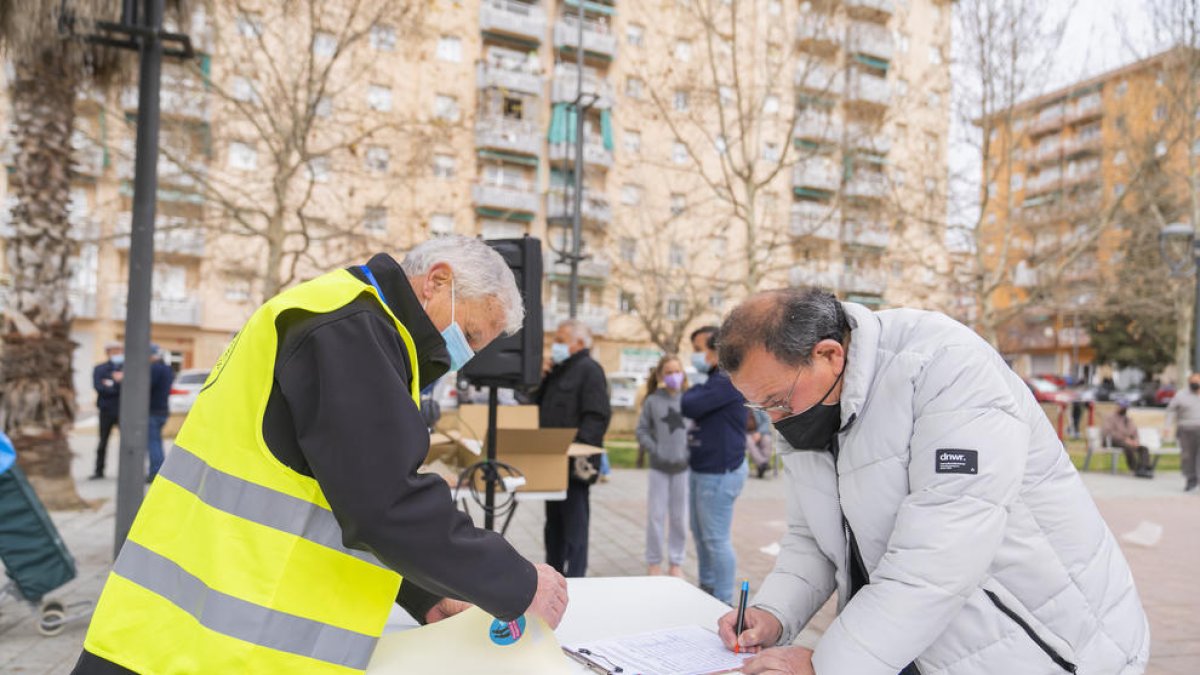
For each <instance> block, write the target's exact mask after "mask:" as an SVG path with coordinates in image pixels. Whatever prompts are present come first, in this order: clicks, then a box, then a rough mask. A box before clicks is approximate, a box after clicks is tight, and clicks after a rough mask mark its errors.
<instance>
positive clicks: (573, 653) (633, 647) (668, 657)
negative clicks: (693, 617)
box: [562, 625, 752, 675]
mask: <svg viewBox="0 0 1200 675" xmlns="http://www.w3.org/2000/svg"><path fill="white" fill-rule="evenodd" d="M562 650H563V653H564V654H566V655H567V657H569V658H570V659H571V660H573V661H575V662H576V663H579V664H582V665H583V666H585V667H586V668H587V669H588V670H590V671H592V672H595V673H599V674H600V675H634V674H635V673H636V674H644V675H718V674H720V673H734V672H738V671H739V670H740V669H741V666H742V664H743V663H744V662H745V660H746V659H747V658H750V657H751V656H752V655H751V654H738V655H735V654H733V653H732V652H730V651H728V649H726V647H725V645H724V644H723V643H721V640H720V638H718V637H717V634H716V633H714V632H712V631H711V630H708V629H705V628H702V627H700V626H697V625H687V626H679V627H676V628H667V629H660V630H654V631H649V632H646V633H639V634H635V635H628V636H624V637H618V638H610V639H607V640H597V641H595V642H592V643H588V644H586V645H584V644H577V645H574V646H569V647H568V646H565V645H564V646H563V647H562Z"/></svg>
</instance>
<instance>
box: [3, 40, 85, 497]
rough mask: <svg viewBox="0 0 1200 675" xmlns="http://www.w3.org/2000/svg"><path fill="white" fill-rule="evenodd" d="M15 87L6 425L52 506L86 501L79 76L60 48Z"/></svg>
mask: <svg viewBox="0 0 1200 675" xmlns="http://www.w3.org/2000/svg"><path fill="white" fill-rule="evenodd" d="M15 70H16V73H15V77H14V79H13V82H12V87H11V89H10V91H11V93H12V102H13V141H14V144H15V147H16V153H15V164H16V171H15V172H14V174H13V175H12V176H11V178H10V180H11V184H12V186H13V192H14V194H15V195H16V198H17V203H16V205H15V206H14V207H13V212H12V226H13V235H12V237H11V238H10V239H9V240H8V242H7V245H6V253H7V258H8V269H9V273H10V274H11V275H12V289H13V293H12V301H11V303H10V306H9V307H8V308H6V313H5V315H4V321H3V328H2V332H3V335H2V336H0V428H3V429H4V431H5V433H7V434H8V435H9V437H10V438H11V439H12V442H13V445H15V446H16V449H17V459H18V461H19V463H20V465H21V467H22V468H23V469H25V471H26V472H27V473H28V474H29V478H30V482H31V483H33V486H34V488H35V489H36V490H37V492H38V495H39V496H40V497H41V498H42V501H43V502H45V503H46V506H47V507H49V508H52V509H62V508H82V507H84V506H87V504H86V503H85V502H84V501H83V500H82V499H80V497H79V494H78V492H76V489H75V481H74V479H73V478H72V477H71V448H70V445H69V444H68V443H67V434H68V432H69V430H70V428H71V425H72V423H73V422H74V419H75V392H74V387H73V384H72V377H71V355H72V351H73V350H74V347H75V343H74V342H73V341H72V340H71V336H70V333H71V318H72V316H71V303H70V299H69V297H68V293H67V291H68V281H69V278H70V265H69V261H70V259H71V257H72V256H74V255H75V254H76V242H75V241H74V240H73V239H72V236H71V232H70V222H69V219H68V210H67V205H68V204H69V203H70V192H71V161H72V151H71V132H72V130H73V129H74V125H75V109H74V104H75V93H76V89H77V88H78V86H79V79H78V77H77V75H76V74H75V73H73V72H72V70H71V68H70V66H69V65H68V64H67V63H66V62H65V61H64V60H63V58H62V54H61V52H60V51H58V50H46V51H45V52H43V54H42V58H41V59H39V60H37V61H36V62H21V63H18V64H16V69H15Z"/></svg>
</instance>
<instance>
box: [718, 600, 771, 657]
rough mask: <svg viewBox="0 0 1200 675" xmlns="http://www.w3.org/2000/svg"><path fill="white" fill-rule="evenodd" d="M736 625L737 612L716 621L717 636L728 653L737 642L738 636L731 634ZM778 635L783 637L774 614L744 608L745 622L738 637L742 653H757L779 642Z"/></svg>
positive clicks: (729, 613)
mask: <svg viewBox="0 0 1200 675" xmlns="http://www.w3.org/2000/svg"><path fill="white" fill-rule="evenodd" d="M736 623H737V610H734V611H731V612H728V613H726V614H725V616H722V617H721V618H720V619H718V620H717V634H718V635H720V636H721V642H724V643H725V646H726V647H728V648H729V650H730V651H733V644H734V642H735V641H739V640H738V636H735V635H734V634H733V631H734V625H735V624H736ZM780 635H783V624H781V623H779V619H776V618H775V615H774V614H771V613H770V612H768V611H766V610H762V609H757V608H754V607H747V608H746V620H745V623H744V625H743V626H742V634H741V636H740V642H741V650H742V653H744V654H755V653H758V652H759V651H762V649H763V648H764V647H770V646H772V645H774V644H776V643H777V642H779V636H780Z"/></svg>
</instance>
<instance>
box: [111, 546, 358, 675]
mask: <svg viewBox="0 0 1200 675" xmlns="http://www.w3.org/2000/svg"><path fill="white" fill-rule="evenodd" d="M113 572H114V573H115V574H117V575H118V576H121V577H124V578H126V579H128V580H129V581H131V582H133V583H135V584H137V585H139V586H141V587H143V588H145V589H146V590H148V591H150V592H151V593H156V594H158V595H161V596H162V597H164V598H166V599H167V600H168V601H170V602H171V603H172V604H173V605H175V606H176V607H178V608H179V609H181V610H183V611H185V612H187V613H188V614H191V615H192V617H194V618H195V619H196V620H197V621H199V622H200V625H202V626H204V627H205V628H208V629H209V630H211V631H214V632H217V633H220V634H222V635H228V636H229V637H232V638H236V639H238V640H244V641H246V642H249V643H252V644H255V645H259V646H261V647H267V648H269V649H275V650H278V651H281V652H287V653H289V654H296V655H299V656H306V657H308V658H312V659H316V660H318V661H325V662H327V663H332V664H336V665H339V666H345V667H347V668H356V669H358V670H366V668H367V664H368V663H370V661H371V653H372V652H373V651H374V650H375V642H376V639H375V638H373V637H371V636H370V635H363V634H362V633H356V632H354V631H351V630H346V629H344V628H338V627H336V626H330V625H329V624H325V623H321V622H320V621H313V620H312V619H305V618H303V617H299V616H295V615H293V614H286V613H284V612H280V611H276V610H273V609H269V608H267V607H263V606H262V605H256V604H254V603H252V602H248V601H246V600H242V599H240V598H235V597H233V596H232V595H227V594H225V593H221V592H220V591H216V590H213V589H211V588H209V587H208V585H207V584H205V583H204V582H203V581H201V580H200V579H198V578H197V577H195V576H192V575H191V574H189V573H188V572H187V570H185V569H183V568H182V567H180V566H179V565H178V564H176V563H175V562H173V561H172V560H170V559H168V558H165V557H163V556H161V555H159V554H157V553H155V552H154V551H151V550H150V549H148V548H146V547H144V546H142V545H141V544H138V543H137V542H135V541H133V540H132V539H128V540H126V541H125V545H124V546H122V547H121V554H120V555H118V556H117V562H116V563H115V564H114V565H113Z"/></svg>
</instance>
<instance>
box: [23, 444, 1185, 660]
mask: <svg viewBox="0 0 1200 675" xmlns="http://www.w3.org/2000/svg"><path fill="white" fill-rule="evenodd" d="M91 433H94V432H90V433H89V432H88V431H82V432H79V433H77V434H76V435H75V436H74V437H73V439H72V447H73V448H74V449H75V451H76V453H77V457H76V461H75V465H74V469H75V475H76V476H77V477H78V478H79V489H80V493H81V494H82V495H83V496H84V497H85V498H86V499H89V500H94V501H95V502H96V503H97V507H96V508H95V509H94V510H90V511H79V512H59V513H55V514H53V515H54V520H55V522H56V524H57V525H58V527H59V529H60V531H61V533H62V535H63V538H64V539H65V540H66V543H67V546H68V547H69V548H70V549H71V552H72V553H73V554H74V556H75V558H76V561H77V563H78V567H79V576H78V578H77V579H75V581H73V582H71V583H70V584H68V585H67V586H65V587H63V588H62V589H60V590H59V591H57V592H56V593H54V594H52V597H56V598H59V599H62V600H65V601H68V602H70V601H76V600H87V599H95V598H96V597H97V596H98V595H99V592H100V587H101V585H102V584H103V582H104V578H105V575H106V574H107V573H108V566H109V564H110V563H111V554H112V537H113V514H114V506H113V496H114V490H115V489H116V480H115V479H111V478H110V479H106V480H103V481H94V482H93V481H87V480H83V478H84V477H85V476H86V475H87V474H88V472H89V469H90V467H91V458H92V450H93V447H94V445H95V440H96V439H95V436H94V435H91ZM114 440H115V439H114ZM1085 481H1086V482H1087V485H1088V487H1089V488H1090V489H1091V491H1092V494H1093V496H1094V497H1095V499H1096V503H1097V504H1098V505H1099V507H1100V511H1101V513H1103V515H1104V517H1105V519H1106V520H1107V521H1108V523H1109V526H1110V527H1111V528H1112V529H1113V531H1114V532H1116V533H1117V535H1118V537H1122V536H1123V535H1126V534H1128V533H1132V532H1135V531H1137V532H1138V535H1137V536H1134V537H1133V538H1134V539H1142V541H1143V543H1141V544H1139V543H1132V542H1128V541H1124V540H1122V542H1121V545H1122V548H1123V549H1124V551H1125V555H1126V556H1127V557H1128V558H1129V561H1130V563H1131V565H1132V566H1133V571H1134V576H1135V577H1136V579H1137V584H1138V590H1139V592H1140V593H1141V597H1142V601H1143V603H1144V604H1145V606H1146V609H1147V611H1148V613H1149V615H1150V624H1151V630H1152V632H1153V642H1154V646H1153V656H1152V658H1151V662H1150V668H1149V670H1148V671H1147V672H1149V673H1152V674H1154V675H1196V674H1197V673H1200V496H1197V495H1195V494H1190V495H1185V494H1182V492H1181V488H1182V484H1183V481H1182V479H1181V478H1180V477H1179V476H1178V475H1177V474H1174V473H1172V474H1166V473H1162V474H1160V475H1159V476H1158V477H1157V478H1156V479H1155V480H1153V481H1145V480H1134V479H1132V478H1128V477H1125V476H1110V475H1108V474H1106V473H1105V474H1101V473H1089V474H1086V475H1085ZM645 491H646V474H645V472H644V471H639V470H632V469H624V470H621V469H618V470H615V471H614V472H613V474H612V476H611V478H610V479H609V481H608V482H606V483H603V484H599V485H597V486H595V487H594V488H593V489H592V501H591V504H592V526H591V551H590V556H591V560H590V564H589V569H588V573H589V576H631V575H641V574H645V565H644V562H643V545H644V541H645V529H644V527H645V513H646V511H645ZM475 515H476V517H478V512H477V511H476V513H475ZM542 522H543V513H542V508H541V505H540V504H527V505H524V506H522V507H521V508H520V509H518V511H517V513H516V515H515V517H514V519H513V522H512V525H511V527H510V529H509V533H508V535H509V538H510V540H511V541H512V542H513V544H514V545H515V546H516V547H517V548H518V549H519V550H520V551H521V552H522V553H524V554H525V555H526V556H528V557H529V558H531V559H533V560H541V559H542V547H541V528H542ZM1155 526H1160V527H1161V528H1162V531H1161V537H1159V538H1158V541H1157V542H1156V543H1153V545H1146V544H1147V543H1150V542H1151V541H1152V540H1153V539H1154V537H1153V536H1150V537H1149V538H1146V536H1145V535H1153V534H1154V531H1155V530H1156V527H1155ZM784 528H785V524H784V484H783V480H782V477H774V478H772V477H768V478H766V479H763V480H758V479H753V478H751V479H750V480H749V481H748V482H747V484H746V489H745V491H744V492H743V494H742V497H741V499H739V500H738V503H737V507H736V510H735V515H734V526H733V532H734V540H735V543H736V547H737V552H738V576H739V577H748V578H749V579H750V583H751V584H752V585H753V586H757V585H758V583H759V582H760V581H761V580H762V578H763V577H764V576H765V575H766V574H767V572H769V571H770V569H771V567H772V566H773V565H774V562H775V558H774V555H773V545H774V544H775V543H776V542H777V541H778V539H779V537H780V535H781V534H782V533H783V531H784ZM684 570H685V572H686V574H687V577H688V579H689V580H691V581H693V582H694V581H695V579H696V567H695V558H694V556H693V555H691V544H690V542H689V560H688V563H687V564H685V566H684ZM830 616H831V614H830V608H829V607H828V606H827V607H826V608H825V610H823V611H822V613H821V614H820V615H818V617H817V618H816V619H814V624H815V625H816V627H818V628H823V627H824V625H826V624H827V623H828V622H829V619H830ZM85 630H86V624H85V623H79V624H75V625H72V626H69V627H68V628H67V629H66V630H65V631H64V632H63V634H61V635H59V636H57V637H54V638H44V637H41V636H40V635H39V634H38V633H37V631H36V629H35V621H34V620H33V618H32V617H31V615H30V613H29V612H28V610H27V609H25V608H24V607H22V606H20V605H17V604H14V603H13V602H11V601H10V602H8V603H6V604H3V605H0V672H3V673H21V674H33V673H37V674H42V673H46V674H57V673H67V672H69V671H70V669H71V665H72V664H73V663H74V662H75V658H76V657H77V656H78V654H79V649H80V646H81V645H82V643H83V636H84V633H85ZM1097 675H1100V674H1097Z"/></svg>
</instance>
